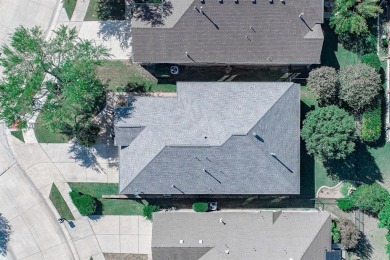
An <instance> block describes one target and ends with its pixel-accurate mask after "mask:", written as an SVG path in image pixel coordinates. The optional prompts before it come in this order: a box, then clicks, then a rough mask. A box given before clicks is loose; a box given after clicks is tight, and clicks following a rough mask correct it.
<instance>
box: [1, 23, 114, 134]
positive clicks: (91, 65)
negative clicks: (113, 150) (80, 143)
mask: <svg viewBox="0 0 390 260" xmlns="http://www.w3.org/2000/svg"><path fill="white" fill-rule="evenodd" d="M2 53H3V55H2V56H1V58H0V65H1V66H3V67H4V76H5V77H4V78H3V79H1V80H0V96H1V97H2V98H1V99H0V118H1V119H4V120H5V121H6V122H7V124H8V125H10V124H12V123H13V122H14V121H15V120H21V121H22V123H23V124H24V125H25V123H26V121H27V120H28V119H29V118H30V117H32V116H33V115H34V113H35V112H37V111H40V112H42V116H43V118H44V120H45V122H46V124H47V127H48V128H50V129H51V130H52V131H54V130H60V131H61V132H64V133H67V134H69V135H70V137H73V136H75V135H76V131H77V130H80V129H81V128H80V126H79V125H80V122H82V123H83V122H87V121H90V120H92V118H93V117H94V115H95V114H96V113H97V112H98V106H97V104H98V101H100V100H102V99H104V94H105V86H104V85H103V84H102V83H101V81H100V80H99V79H98V78H97V76H96V73H95V69H96V67H97V66H98V65H100V64H101V61H102V60H103V59H105V58H107V57H108V56H109V54H108V50H107V48H105V47H104V46H102V45H96V44H94V42H92V41H87V40H82V39H79V38H78V37H77V31H76V29H75V28H73V29H69V28H68V27H66V26H61V27H60V28H59V29H58V30H56V31H55V32H54V36H53V37H52V38H51V39H50V40H45V37H44V33H43V31H42V30H41V29H40V28H38V27H34V28H32V29H27V28H24V27H18V28H17V29H16V30H15V33H14V34H13V35H12V36H11V42H10V45H4V46H3V47H2ZM45 99H46V101H45V102H44V100H45ZM43 102H44V104H42V103H43Z"/></svg>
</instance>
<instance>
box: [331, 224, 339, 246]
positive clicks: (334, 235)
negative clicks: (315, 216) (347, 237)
mask: <svg viewBox="0 0 390 260" xmlns="http://www.w3.org/2000/svg"><path fill="white" fill-rule="evenodd" d="M332 239H333V243H338V242H339V241H340V231H339V230H338V228H337V223H336V221H334V220H332Z"/></svg>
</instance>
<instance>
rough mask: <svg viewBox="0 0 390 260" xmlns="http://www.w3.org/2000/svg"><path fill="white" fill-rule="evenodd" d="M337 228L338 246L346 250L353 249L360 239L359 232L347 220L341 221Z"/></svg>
mask: <svg viewBox="0 0 390 260" xmlns="http://www.w3.org/2000/svg"><path fill="white" fill-rule="evenodd" d="M337 228H338V229H339V230H340V237H341V241H340V244H341V245H343V246H344V247H346V248H348V249H353V248H355V247H356V246H357V244H358V243H359V239H360V231H359V230H358V229H357V227H356V226H355V224H353V222H352V221H351V220H349V219H341V220H340V222H339V223H337Z"/></svg>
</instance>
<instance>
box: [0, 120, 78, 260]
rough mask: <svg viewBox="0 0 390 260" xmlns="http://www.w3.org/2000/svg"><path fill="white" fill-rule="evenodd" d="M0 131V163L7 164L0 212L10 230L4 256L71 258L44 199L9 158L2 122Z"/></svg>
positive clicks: (2, 178)
mask: <svg viewBox="0 0 390 260" xmlns="http://www.w3.org/2000/svg"><path fill="white" fill-rule="evenodd" d="M0 129H2V130H0V133H1V135H0V140H1V144H2V147H3V148H4V149H2V150H0V158H2V159H1V160H2V162H3V161H6V162H8V165H7V167H8V168H7V169H6V171H5V172H4V173H3V174H2V175H1V176H0V211H1V212H2V213H3V214H4V216H5V217H6V218H7V219H8V220H9V222H10V225H11V228H12V231H13V233H12V235H11V240H10V242H9V244H8V256H7V257H8V258H9V259H22V258H26V257H31V259H74V258H73V254H72V251H71V249H70V248H69V245H68V243H67V240H66V237H65V235H64V233H63V232H62V230H61V227H60V226H59V225H58V223H57V219H56V217H55V216H54V215H53V213H52V211H51V210H50V208H49V206H48V205H47V204H46V201H45V199H44V198H43V196H42V195H41V194H40V193H39V191H38V190H37V189H36V188H35V186H34V184H33V183H32V182H31V180H30V179H29V178H28V177H27V176H26V174H25V172H24V171H23V170H22V168H21V167H20V166H19V165H18V164H17V163H16V162H15V161H14V159H13V158H12V155H11V153H10V152H9V150H8V149H9V148H8V147H7V145H6V142H5V140H6V139H5V138H6V137H5V135H4V133H5V131H4V124H3V123H0ZM7 150H8V151H7ZM7 157H8V159H7Z"/></svg>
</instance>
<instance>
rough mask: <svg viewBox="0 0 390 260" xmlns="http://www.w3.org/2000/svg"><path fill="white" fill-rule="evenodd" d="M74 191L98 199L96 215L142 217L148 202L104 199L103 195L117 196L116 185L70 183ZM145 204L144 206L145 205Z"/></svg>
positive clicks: (117, 189)
mask: <svg viewBox="0 0 390 260" xmlns="http://www.w3.org/2000/svg"><path fill="white" fill-rule="evenodd" d="M69 186H70V188H71V189H72V190H75V191H77V192H81V193H84V194H88V195H91V196H93V197H95V198H96V199H97V202H98V205H97V210H96V212H95V213H94V214H96V215H142V212H143V206H144V204H147V202H146V201H143V200H142V201H141V200H134V199H103V198H102V195H117V194H118V192H119V188H118V184H116V183H83V182H70V183H69ZM143 203H144V204H143Z"/></svg>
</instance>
